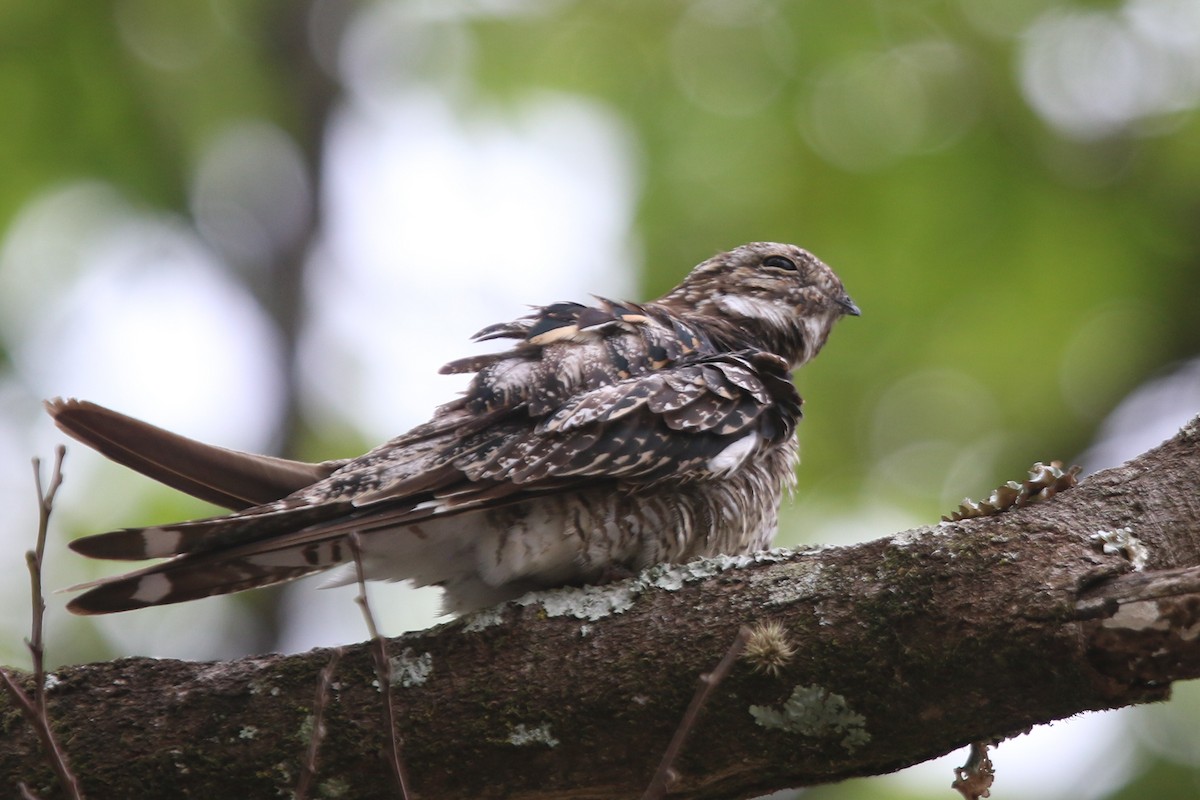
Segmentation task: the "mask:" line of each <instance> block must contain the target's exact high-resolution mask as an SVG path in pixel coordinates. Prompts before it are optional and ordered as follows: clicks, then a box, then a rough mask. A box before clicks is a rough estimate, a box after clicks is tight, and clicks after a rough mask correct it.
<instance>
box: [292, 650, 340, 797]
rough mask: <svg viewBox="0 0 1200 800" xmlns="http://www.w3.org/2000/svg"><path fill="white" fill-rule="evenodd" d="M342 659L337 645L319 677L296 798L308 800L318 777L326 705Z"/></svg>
mask: <svg viewBox="0 0 1200 800" xmlns="http://www.w3.org/2000/svg"><path fill="white" fill-rule="evenodd" d="M341 660H342V648H340V647H335V648H333V652H332V653H330V654H329V663H328V664H326V665H325V668H324V669H323V670H321V676H320V677H319V678H318V679H317V696H316V699H314V700H313V721H312V735H311V736H310V737H309V739H308V754H307V756H306V757H305V759H304V766H302V767H301V768H300V780H299V781H297V782H296V791H295V792H293V798H294V800H307V798H308V790H309V787H310V786H311V785H312V782H313V780H314V779H315V778H316V777H317V753H318V752H320V750H321V742H322V741H324V739H325V707H326V706H327V705H328V704H329V688H330V687H331V686H332V685H333V674H334V672H336V671H337V666H338V662H339V661H341Z"/></svg>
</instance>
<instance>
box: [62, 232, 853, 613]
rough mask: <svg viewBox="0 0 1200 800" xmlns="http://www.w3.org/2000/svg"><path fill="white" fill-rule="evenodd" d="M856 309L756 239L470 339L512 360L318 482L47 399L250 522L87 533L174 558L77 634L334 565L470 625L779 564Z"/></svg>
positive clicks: (91, 544)
mask: <svg viewBox="0 0 1200 800" xmlns="http://www.w3.org/2000/svg"><path fill="white" fill-rule="evenodd" d="M858 313H859V311H858V307H857V306H855V305H854V302H853V301H852V300H851V299H850V297H849V295H847V294H846V291H845V289H844V288H843V287H842V282H841V281H840V280H839V279H838V277H837V276H836V275H835V274H834V273H833V271H832V270H830V269H829V267H827V266H826V265H825V264H823V263H822V262H821V261H819V260H818V259H817V258H815V257H814V256H813V255H811V254H810V253H808V252H807V251H805V250H802V249H800V248H798V247H795V246H793V245H787V244H774V243H769V242H756V243H752V244H747V245H743V246H742V247H739V248H737V249H736V250H733V251H731V252H728V253H722V254H720V255H718V256H715V257H713V258H711V259H709V260H708V261H705V262H704V263H702V264H700V265H699V266H697V267H696V268H695V269H694V270H692V272H691V274H689V275H688V276H687V277H686V278H685V279H684V281H683V283H681V284H680V285H679V286H678V287H677V288H675V289H673V290H672V291H670V292H668V293H667V294H666V295H664V296H663V297H661V298H659V299H658V300H655V301H653V302H648V303H618V302H614V301H612V300H606V299H603V298H596V302H595V304H594V305H583V304H579V303H555V304H554V305H549V306H545V307H541V308H536V309H535V310H534V311H533V312H532V313H531V314H529V315H528V316H525V317H521V318H520V319H517V320H514V321H513V322H508V323H503V324H499V325H493V326H491V327H488V328H485V329H483V330H482V331H480V332H479V333H478V334H476V336H475V339H476V340H486V339H513V340H516V341H515V344H514V345H513V346H512V347H511V349H508V350H506V351H504V352H500V353H492V354H488V355H479V356H474V357H471V358H465V359H461V360H459V361H453V362H451V363H449V364H447V365H446V366H444V367H443V368H442V370H441V371H442V372H443V373H475V376H474V378H473V379H472V381H471V384H470V386H469V388H468V389H467V390H466V391H465V392H464V393H463V395H462V396H461V397H459V398H458V399H456V400H453V401H451V402H449V403H447V404H445V405H443V406H441V407H440V408H438V409H437V411H436V412H435V414H434V415H433V418H432V419H431V420H430V421H429V422H426V423H424V424H422V425H419V426H417V427H416V428H413V429H412V430H410V431H409V432H408V433H405V434H402V435H401V436H398V437H397V438H395V439H392V440H391V441H389V442H387V443H386V444H383V445H381V446H379V447H377V448H375V449H374V450H372V451H370V452H369V453H366V454H365V455H363V456H360V457H358V458H354V459H348V460H343V461H326V462H323V463H319V464H310V463H303V462H298V461H288V460H284V459H278V458H271V457H268V456H260V455H253V454H249V453H241V452H236V451H232V450H226V449H224V448H219V447H214V446H211V445H206V444H201V443H199V442H196V441H193V440H190V439H186V438H184V437H182V436H178V435H176V434H173V433H169V432H167V431H164V430H162V429H161V428H156V427H154V426H152V425H148V424H146V423H144V422H140V421H138V420H135V419H132V418H130V417H126V416H124V415H121V414H118V413H116V412H114V411H110V410H108V409H105V408H102V407H100V406H97V405H95V404H92V403H87V402H82V401H77V400H61V399H59V400H54V401H51V402H49V403H47V408H48V409H49V411H50V414H51V415H52V416H53V417H54V420H55V422H56V423H57V424H58V426H59V427H60V428H61V429H62V430H64V431H65V432H66V433H68V434H70V435H71V436H73V437H75V438H76V439H79V440H80V441H82V442H84V443H86V444H88V445H90V446H91V447H94V448H95V449H96V450H99V451H100V452H101V453H103V454H104V455H106V456H108V457H109V458H111V459H113V460H115V461H117V462H119V463H121V464H124V465H126V466H128V467H131V468H133V469H135V470H137V471H139V472H141V473H143V474H145V475H148V476H149V477H152V478H154V479H156V480H158V481H161V482H162V483H165V484H167V485H168V486H172V487H174V488H176V489H179V490H182V491H184V492H187V493H188V494H191V495H193V496H195V497H199V498H202V499H204V500H208V501H211V502H213V503H216V504H217V505H220V506H224V507H226V508H230V509H233V510H234V513H232V514H227V515H225V516H218V517H212V518H208V519H200V520H193V521H188V522H179V523H175V524H170V525H156V526H152V527H148V528H130V529H124V530H117V531H112V532H110V533H102V534H98V535H95V536H88V537H85V538H82V539H78V540H76V541H74V542H72V543H71V547H72V549H74V550H76V551H78V552H80V553H82V554H84V555H87V556H91V557H94V558H107V559H121V560H141V559H150V558H167V559H168V560H167V561H163V562H159V563H156V564H154V565H152V566H149V567H146V568H145V569H141V570H138V571H136V572H131V573H128V574H126V575H120V576H116V577H112V578H105V579H102V580H99V581H95V582H94V583H91V584H87V585H86V586H81V587H76V588H87V589H88V591H87V592H85V593H84V594H82V595H80V596H78V597H76V598H75V599H74V600H72V601H71V603H70V604H69V606H68V608H70V610H71V611H74V612H75V613H77V614H104V613H109V612H114V611H125V610H128V609H134V608H142V607H145V606H153V605H163V604H167V603H178V602H182V601H185V600H194V599H196V598H200V597H207V596H209V595H215V594H224V593H227V592H237V591H241V590H243V589H250V588H254V587H258V586H266V585H268V584H273V583H279V582H281V581H287V580H291V579H293V578H298V577H300V576H302V575H308V574H310V573H313V572H318V571H320V570H326V569H330V568H333V567H339V569H338V570H337V572H336V574H335V575H334V576H333V580H332V581H331V582H332V583H349V582H352V581H353V580H354V578H355V568H354V564H353V561H352V553H351V550H350V547H349V544H348V535H349V534H350V532H352V531H358V532H359V535H360V541H361V545H362V553H363V567H364V573H365V574H366V576H367V577H368V578H372V579H383V580H411V581H412V582H413V583H415V584H417V585H431V584H432V585H438V586H441V587H443V588H444V590H445V594H446V609H447V610H448V611H453V612H463V611H469V610H472V609H478V608H483V607H486V606H489V605H492V604H495V603H498V602H501V601H504V600H508V599H512V598H514V597H517V596H519V595H521V594H522V593H524V592H526V591H529V590H531V589H535V588H546V587H551V586H559V585H564V584H584V583H588V582H597V581H603V580H605V579H606V578H611V576H613V575H615V574H620V573H621V572H628V571H632V570H638V569H641V568H643V567H646V566H649V565H652V564H656V563H659V562H664V561H666V562H681V561H685V560H687V559H690V558H693V557H695V556H710V555H716V554H720V553H726V554H736V553H745V552H751V551H754V550H759V549H762V548H764V547H766V546H767V545H768V544H769V543H770V541H771V539H772V538H773V536H774V535H775V529H776V525H777V516H778V510H779V504H780V500H781V496H782V494H783V492H784V490H785V489H786V488H788V487H790V486H791V485H792V483H793V481H794V471H795V467H796V463H797V460H798V448H797V444H796V437H795V431H796V423H797V422H798V421H799V420H800V403H801V401H800V396H799V394H797V392H796V389H795V387H794V386H793V385H792V382H791V376H790V371H791V370H792V369H794V368H795V367H798V366H800V365H801V364H803V363H805V362H806V361H808V360H809V359H810V358H812V357H813V356H815V355H816V354H817V351H819V350H820V349H821V347H822V345H824V344H825V340H826V338H827V337H828V336H829V332H830V329H831V328H832V327H833V324H834V322H836V321H837V320H838V319H839V318H840V317H842V316H843V315H846V314H853V315H857V314H858Z"/></svg>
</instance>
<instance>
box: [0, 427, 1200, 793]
mask: <svg viewBox="0 0 1200 800" xmlns="http://www.w3.org/2000/svg"><path fill="white" fill-rule="evenodd" d="M766 620H773V621H775V622H777V623H779V624H781V625H782V626H783V628H784V630H785V631H786V633H787V636H788V639H789V640H790V641H791V642H793V643H795V644H796V645H797V649H796V654H795V655H794V656H793V657H791V658H790V659H788V660H787V661H786V663H784V664H782V666H780V668H779V670H778V672H776V671H774V670H768V671H761V670H755V669H752V668H751V666H750V665H749V664H748V663H746V662H744V661H743V662H740V663H739V664H736V665H735V666H734V667H733V669H732V670H731V671H730V673H729V674H728V675H727V676H726V677H725V679H724V680H723V682H722V683H721V685H720V687H719V690H718V691H715V692H713V694H712V696H711V697H710V698H709V699H708V701H707V703H706V705H705V711H704V714H703V715H702V716H701V717H700V718H698V719H697V720H696V722H695V728H694V730H692V735H691V736H690V737H689V740H688V744H687V746H686V747H685V748H684V749H683V752H682V753H681V754H680V756H679V758H678V760H676V761H675V764H674V769H675V771H676V772H677V773H678V781H677V782H676V783H675V784H674V785H673V787H672V791H671V793H670V796H671V797H689V798H707V797H714V798H715V797H721V798H728V797H750V796H754V795H758V794H763V793H767V792H770V791H773V790H778V789H781V788H786V787H795V786H803V785H808V784H813V783H818V782H826V781H833V780H839V779H842V778H846V777H850V776H856V775H872V774H878V773H882V772H888V771H891V770H895V769H898V768H900V767H904V766H907V765H909V764H913V763H917V762H919V761H924V760H926V759H929V758H933V757H935V756H938V755H941V754H943V753H946V752H948V751H950V750H952V749H954V748H957V747H961V746H964V745H966V744H969V743H974V742H986V741H989V740H995V739H1000V738H1003V737H1005V736H1008V735H1012V734H1014V733H1017V732H1019V731H1023V730H1025V729H1027V728H1028V727H1030V726H1031V725H1035V724H1038V723H1042V722H1047V721H1050V720H1053V719H1059V718H1062V717H1066V716H1069V715H1071V714H1075V713H1078V712H1080V711H1085V710H1089V709H1106V708H1116V707H1119V706H1125V705H1131V704H1134V703H1141V702H1147V701H1151V700H1161V699H1164V698H1166V697H1167V696H1168V693H1169V687H1170V682H1171V681H1174V680H1180V679H1184V678H1193V677H1197V676H1198V675H1200V657H1198V656H1200V652H1198V649H1200V643H1198V639H1197V637H1195V636H1194V632H1195V630H1197V627H1196V626H1197V624H1198V623H1200V419H1198V420H1193V421H1192V423H1191V424H1190V425H1189V426H1188V427H1187V428H1185V429H1184V430H1183V431H1181V432H1180V434H1179V435H1177V436H1176V437H1175V438H1174V439H1172V440H1171V441H1169V442H1166V443H1164V445H1162V446H1161V447H1159V448H1156V449H1155V450H1152V451H1150V452H1148V453H1145V454H1143V455H1142V456H1140V457H1139V458H1137V459H1134V460H1133V461H1131V462H1129V463H1127V464H1125V465H1123V466H1121V467H1118V468H1115V469H1111V470H1107V471H1105V472H1101V473H1098V474H1096V475H1095V476H1093V477H1091V478H1089V479H1087V480H1085V481H1083V482H1082V483H1081V484H1080V485H1079V486H1078V487H1077V488H1074V489H1071V490H1069V491H1065V492H1062V493H1060V494H1058V495H1057V496H1055V497H1054V498H1052V499H1051V500H1048V501H1046V502H1043V503H1038V504H1035V505H1031V506H1028V507H1026V508H1022V509H1019V510H1014V511H1011V512H1007V513H1003V514H999V515H997V516H990V517H982V518H978V519H971V520H965V521H960V522H953V523H942V524H940V525H934V526H929V527H925V528H919V529H916V530H912V531H906V532H904V533H900V534H897V535H895V536H892V537H889V538H885V539H879V540H877V541H873V542H867V543H865V544H861V545H855V546H852V547H827V548H811V549H807V550H802V551H798V552H782V551H776V552H772V553H768V554H763V555H761V556H758V557H747V558H744V559H717V560H712V561H705V562H694V563H692V564H689V565H684V566H682V567H675V568H665V567H658V568H655V569H652V570H649V571H648V572H646V573H643V574H642V575H640V576H638V577H637V578H634V579H632V580H629V581H624V582H622V583H619V584H614V585H611V586H608V587H604V588H601V589H585V590H574V589H566V590H560V591H557V592H545V593H540V594H538V595H534V596H530V597H527V598H525V599H524V600H522V601H517V602H515V603H510V604H508V605H506V606H503V607H501V608H498V609H494V610H492V611H489V612H483V613H481V614H477V615H474V616H471V617H467V618H465V619H462V620H456V621H454V622H451V623H448V624H446V625H442V626H439V627H437V628H434V629H432V630H429V631H423V632H420V633H414V634H409V635H406V636H403V637H400V638H398V639H396V640H393V641H391V642H390V644H389V650H390V652H391V653H393V654H395V653H398V654H399V655H393V657H392V658H391V666H392V676H393V680H392V692H393V700H394V703H395V707H396V712H397V722H398V727H399V732H400V734H401V735H402V736H403V738H404V741H405V759H406V762H407V766H408V769H409V777H410V780H411V786H412V788H413V792H414V794H415V795H417V796H419V797H422V798H426V800H429V799H430V798H440V797H466V796H475V797H501V796H503V797H514V798H551V797H553V798H608V797H630V796H636V795H638V794H640V793H641V792H642V791H643V790H644V789H645V788H646V787H647V786H648V785H649V781H650V778H651V776H652V775H653V774H654V771H655V766H656V764H657V763H658V761H659V757H660V754H661V753H662V752H663V751H664V749H665V748H666V746H667V743H668V742H669V741H670V740H671V737H672V732H673V731H674V730H675V728H676V727H677V725H678V723H679V721H680V719H681V717H682V716H683V714H684V710H685V709H686V708H687V706H688V702H689V699H690V697H691V695H692V691H693V687H694V686H695V682H696V679H697V677H698V676H699V675H700V674H701V673H702V672H704V671H705V670H706V669H708V668H710V667H711V665H712V664H713V663H715V662H716V661H717V660H718V659H720V657H721V655H722V654H723V653H724V652H726V650H727V649H728V647H729V642H730V641H732V640H733V639H734V637H735V636H736V635H737V631H738V630H739V628H740V626H742V625H745V624H754V623H759V622H764V621H766ZM328 660H329V653H328V651H313V652H310V653H306V654H303V655H297V656H287V657H284V656H265V657H261V658H249V659H242V660H238V661H231V662H226V663H210V664H197V663H187V662H179V661H156V660H150V659H140V658H134V659H123V660H120V661H116V662H113V663H106V664H90V665H83V666H78V667H70V668H65V669H62V670H60V671H58V672H57V673H56V674H55V675H54V680H53V681H51V683H52V685H53V686H54V688H53V690H52V691H51V694H50V711H51V715H52V717H53V718H54V720H55V727H56V729H57V730H58V731H59V732H60V735H61V737H62V740H63V742H64V744H65V748H66V750H67V751H68V754H69V755H70V758H71V761H72V765H73V767H74V769H75V772H76V774H77V775H78V776H79V778H80V780H81V782H82V784H83V787H84V790H85V791H86V792H88V793H91V794H93V795H94V796H97V797H107V796H113V797H117V796H144V795H146V794H185V793H186V794H191V795H194V796H226V795H233V796H246V795H252V796H272V795H273V793H274V792H275V791H276V790H279V791H283V792H285V793H286V792H288V791H290V788H291V787H292V786H293V785H295V782H296V776H297V775H298V774H299V772H300V769H301V765H302V764H303V763H304V762H305V758H306V749H307V745H308V742H309V728H306V722H308V723H309V724H310V725H311V714H312V713H313V710H312V687H313V685H314V682H315V681H316V679H317V676H318V674H319V673H320V672H321V670H322V668H323V667H324V666H325V665H326V663H327V662H328ZM374 677H375V676H374V669H373V667H372V663H371V656H370V652H369V646H368V645H366V644H364V645H359V646H357V647H354V648H347V651H346V655H345V657H344V658H343V660H342V662H341V665H340V667H339V670H338V674H337V676H336V681H335V682H334V683H333V684H332V687H333V691H332V694H331V696H330V698H329V706H328V708H327V709H326V710H325V716H326V719H325V725H326V729H327V731H328V734H327V737H326V739H325V740H324V743H323V745H322V750H321V766H320V772H319V774H318V776H317V779H316V784H317V791H316V792H315V795H316V796H321V795H322V794H326V795H328V794H331V793H336V792H338V791H341V792H344V793H345V795H346V796H353V797H360V798H383V797H388V796H390V795H391V793H392V792H393V791H394V781H393V779H392V777H391V775H390V773H389V769H388V766H387V764H386V763H385V762H384V760H382V759H381V758H380V757H379V755H378V750H377V748H376V747H374V746H373V744H372V743H374V742H378V741H380V736H381V733H382V732H381V730H380V728H379V726H380V724H381V722H380V719H381V715H380V713H379V707H378V703H379V702H380V699H379V694H378V692H377V690H376V689H375V687H374V685H373V681H374ZM0 719H2V720H4V723H3V725H4V728H3V733H2V735H0V785H4V786H14V785H15V784H16V782H17V781H25V782H26V783H28V784H29V785H31V786H34V787H36V788H38V790H39V791H40V790H41V788H42V787H46V786H50V785H52V777H51V771H50V768H49V766H45V762H44V761H43V760H42V759H41V758H40V756H39V751H38V745H37V739H36V737H35V735H34V734H33V733H32V732H31V731H30V730H29V728H28V726H26V725H25V724H24V723H23V722H22V721H21V719H20V717H19V715H18V714H16V713H14V711H13V708H12V706H11V705H7V706H0ZM1002 780H1003V776H1001V781H1002ZM948 791H949V790H948Z"/></svg>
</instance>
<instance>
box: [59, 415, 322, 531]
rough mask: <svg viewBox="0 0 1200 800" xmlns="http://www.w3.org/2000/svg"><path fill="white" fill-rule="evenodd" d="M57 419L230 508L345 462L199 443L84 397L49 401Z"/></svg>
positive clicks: (144, 469) (137, 466) (76, 434)
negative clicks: (299, 458)
mask: <svg viewBox="0 0 1200 800" xmlns="http://www.w3.org/2000/svg"><path fill="white" fill-rule="evenodd" d="M46 410H47V411H48V412H50V416H51V417H52V418H53V419H54V423H55V424H56V425H58V427H59V428H60V429H61V430H62V431H63V432H64V433H66V434H68V435H69V436H71V437H73V438H75V439H78V440H79V441H81V442H83V443H84V444H86V445H88V446H89V447H91V448H93V449H95V450H97V451H99V452H101V453H103V454H104V455H105V456H107V457H108V458H111V459H112V460H113V461H116V462H117V463H118V464H123V465H124V466H127V467H129V468H130V469H133V470H136V471H138V472H140V473H142V474H143V475H146V476H148V477H150V478H153V479H154V480H156V481H159V482H160V483H164V484H166V485H167V486H170V487H172V488H174V489H178V490H180V491H182V492H186V493H187V494H190V495H192V496H193V497H198V498H200V499H201V500H207V501H208V502H210V503H215V504H216V505H219V506H224V507H225V508H230V509H233V510H235V511H236V510H241V509H244V508H249V507H251V506H257V505H260V504H262V503H269V502H271V501H273V500H278V499H279V498H281V497H286V496H287V495H289V494H291V493H292V492H295V491H296V490H297V489H300V488H302V487H305V486H308V485H309V484H312V483H316V482H317V481H319V480H321V479H323V478H327V477H328V476H329V475H331V474H333V472H334V471H335V470H336V469H337V468H338V467H340V466H342V465H343V464H344V463H345V462H344V461H343V462H332V461H327V462H324V463H320V464H310V463H307V462H303V461H290V460H288V459H283V458H273V457H271V456H261V455H255V454H254V453H243V452H240V451H237V450H228V449H226V448H224V447H217V446H215V445H211V444H204V443H203V442H197V441H196V440H194V439H189V438H187V437H186V436H180V435H179V434H177V433H171V432H170V431H166V430H163V429H162V428H158V427H155V426H154V425H150V424H149V423H146V422H142V421H141V420H138V419H134V418H133V417H127V416H125V415H124V414H119V413H117V412H116V411H112V410H110V409H107V408H105V407H104V406H99V405H96V404H95V403H89V402H86V401H83V400H74V399H67V400H64V399H62V398H55V399H54V400H49V401H47V402H46Z"/></svg>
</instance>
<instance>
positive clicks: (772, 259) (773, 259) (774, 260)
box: [762, 256, 796, 270]
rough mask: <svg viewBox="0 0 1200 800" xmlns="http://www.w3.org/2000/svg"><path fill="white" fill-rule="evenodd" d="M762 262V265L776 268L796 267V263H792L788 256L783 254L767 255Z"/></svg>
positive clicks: (792, 268)
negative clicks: (785, 256)
mask: <svg viewBox="0 0 1200 800" xmlns="http://www.w3.org/2000/svg"><path fill="white" fill-rule="evenodd" d="M762 263H763V266H764V267H776V268H777V269H791V270H794V269H795V268H796V265H795V264H793V263H792V260H791V259H790V258H784V257H783V256H767V257H766V258H764V259H763V262H762Z"/></svg>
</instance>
